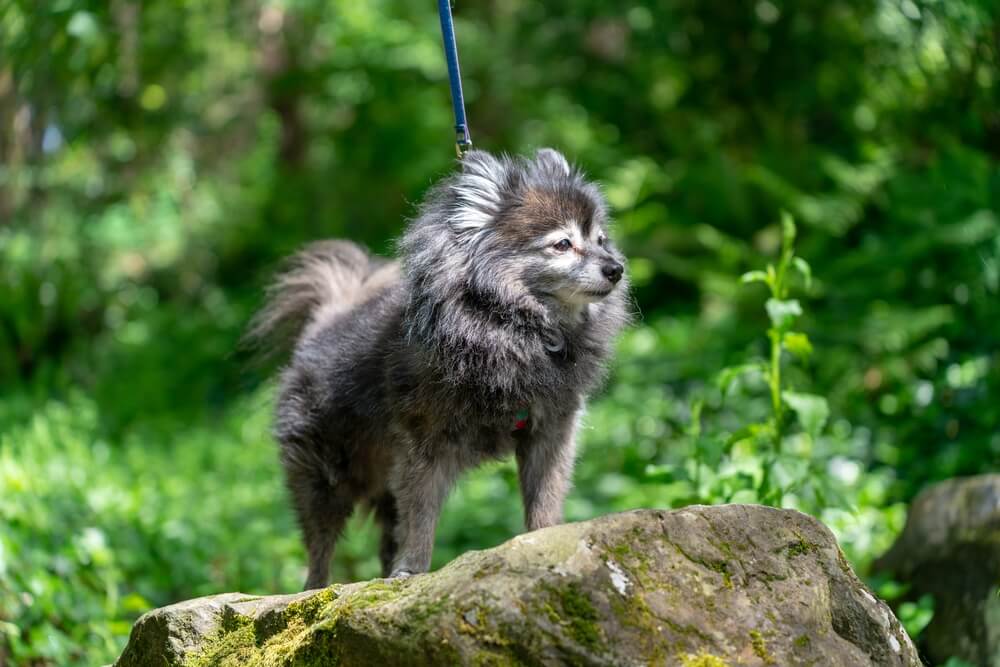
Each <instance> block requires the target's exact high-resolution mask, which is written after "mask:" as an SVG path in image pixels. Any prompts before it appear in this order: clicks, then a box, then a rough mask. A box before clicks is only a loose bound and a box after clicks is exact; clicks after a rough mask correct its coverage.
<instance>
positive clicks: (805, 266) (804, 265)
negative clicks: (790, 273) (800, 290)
mask: <svg viewBox="0 0 1000 667" xmlns="http://www.w3.org/2000/svg"><path fill="white" fill-rule="evenodd" d="M792 263H793V264H795V268H796V269H798V271H799V273H801V274H802V279H803V280H804V281H805V283H806V289H809V288H810V287H812V268H811V267H810V266H809V262H807V261H806V260H804V259H802V258H801V257H793V258H792Z"/></svg>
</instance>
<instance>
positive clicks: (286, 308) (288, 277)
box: [243, 241, 399, 358]
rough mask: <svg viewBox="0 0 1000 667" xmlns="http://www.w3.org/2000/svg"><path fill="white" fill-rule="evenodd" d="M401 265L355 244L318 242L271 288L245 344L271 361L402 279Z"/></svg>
mask: <svg viewBox="0 0 1000 667" xmlns="http://www.w3.org/2000/svg"><path fill="white" fill-rule="evenodd" d="M398 274H399V271H398V266H397V265H396V263H395V262H390V261H389V260H386V259H384V258H382V257H377V256H375V255H372V254H370V253H369V252H368V251H366V250H365V249H364V248H362V247H361V246H358V245H356V244H354V243H351V242H349V241H318V242H315V243H312V244H310V245H308V246H306V247H305V248H304V249H303V250H301V251H300V252H298V253H297V254H295V255H293V256H292V257H291V258H290V259H289V261H288V265H287V267H286V268H285V269H284V270H283V271H282V272H281V273H279V274H278V275H277V277H276V278H275V279H274V282H272V283H271V285H270V286H269V287H268V290H267V300H266V303H265V304H264V307H263V308H261V310H260V311H259V312H258V313H257V314H256V315H254V317H253V319H252V320H251V321H250V325H249V327H248V328H247V332H246V334H245V335H244V338H243V342H244V344H245V345H246V346H247V347H249V348H250V349H252V350H254V351H255V352H256V353H257V354H258V355H260V356H262V357H264V358H268V357H273V356H275V355H279V354H283V353H285V352H287V350H289V349H290V348H291V347H292V346H293V345H294V344H295V341H296V340H298V339H299V338H300V337H302V336H308V335H309V334H310V333H311V332H312V331H315V330H317V329H318V328H321V327H322V326H323V325H325V324H327V323H329V322H330V321H332V320H333V319H335V318H336V317H338V316H339V315H341V314H343V313H345V312H347V311H349V310H351V309H352V308H354V307H355V306H357V305H358V304H361V303H363V302H364V301H366V300H367V299H368V298H370V297H371V296H372V295H374V294H375V293H376V292H377V291H379V290H380V289H382V288H384V287H386V286H387V285H388V284H390V283H391V282H393V281H395V280H396V279H397V278H398Z"/></svg>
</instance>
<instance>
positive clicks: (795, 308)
mask: <svg viewBox="0 0 1000 667" xmlns="http://www.w3.org/2000/svg"><path fill="white" fill-rule="evenodd" d="M764 307H765V308H766V309H767V316H768V317H770V318H771V324H773V325H774V328H775V329H778V330H779V331H786V330H787V329H788V328H789V327H790V326H792V325H793V324H795V318H796V317H798V316H799V315H801V314H802V306H800V305H799V302H798V299H787V300H781V299H768V300H767V303H765V304H764Z"/></svg>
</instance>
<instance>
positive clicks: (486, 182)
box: [404, 148, 625, 309]
mask: <svg viewBox="0 0 1000 667" xmlns="http://www.w3.org/2000/svg"><path fill="white" fill-rule="evenodd" d="M428 218H431V219H433V220H430V219H428ZM421 219H422V221H423V222H425V223H431V224H432V225H433V226H434V227H437V233H438V234H440V235H441V236H443V237H444V238H439V239H438V242H439V243H443V244H445V245H446V246H448V247H449V250H448V251H447V254H448V257H447V259H446V260H445V259H443V258H442V260H441V261H443V263H444V264H445V265H446V266H442V267H441V268H442V269H445V270H449V271H456V270H457V271H460V272H461V273H462V275H463V280H465V281H467V284H469V285H471V286H474V287H475V288H477V289H478V290H480V291H484V292H487V293H491V294H494V295H497V296H499V297H501V298H502V299H503V300H504V301H516V300H518V298H519V297H522V296H526V295H530V296H531V297H534V298H535V299H538V300H541V301H544V302H551V301H556V302H558V303H561V304H564V305H566V306H568V307H571V308H577V309H578V308H580V307H583V306H586V304H589V303H594V302H600V301H602V300H603V299H605V298H607V297H608V296H609V295H611V294H612V293H614V292H615V291H616V290H618V291H622V290H624V289H625V287H624V283H625V281H624V279H623V276H624V271H625V262H624V257H623V256H622V255H621V253H620V252H618V250H617V249H616V248H615V246H614V244H613V243H612V241H611V239H610V238H609V236H608V222H609V221H608V214H607V206H606V204H605V201H604V197H603V196H602V195H601V193H600V191H599V190H598V189H597V187H596V186H595V185H593V184H592V183H590V182H588V181H587V180H586V179H585V178H584V176H583V175H582V174H581V173H580V172H579V171H577V170H576V169H574V168H572V167H571V166H570V165H569V163H568V162H567V161H566V158H564V157H563V156H562V155H561V154H560V153H558V152H557V151H554V150H552V149H547V148H546V149H541V150H539V151H538V152H537V153H536V154H535V156H534V158H533V159H524V158H518V159H512V158H508V157H500V158H497V157H494V156H492V155H490V154H489V153H485V152H483V151H471V152H469V153H467V154H466V155H465V156H464V157H463V159H462V171H461V173H460V174H458V175H456V176H455V177H454V178H453V179H450V180H449V181H446V182H445V183H444V184H443V187H442V188H440V189H439V190H438V191H437V192H436V193H435V195H433V196H432V198H431V201H430V203H429V206H428V207H427V208H426V209H425V211H424V213H423V215H422V216H421ZM418 222H420V221H419V220H418ZM426 241H430V239H426V238H425V242H426ZM404 244H405V241H404ZM404 250H405V248H404Z"/></svg>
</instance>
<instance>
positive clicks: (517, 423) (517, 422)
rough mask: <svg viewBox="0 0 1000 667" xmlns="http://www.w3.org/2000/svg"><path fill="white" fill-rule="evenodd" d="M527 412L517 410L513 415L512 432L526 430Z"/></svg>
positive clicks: (525, 410)
mask: <svg viewBox="0 0 1000 667" xmlns="http://www.w3.org/2000/svg"><path fill="white" fill-rule="evenodd" d="M528 417H529V414H528V410H527V408H525V409H524V410H518V411H517V413H516V414H515V415H514V431H515V432H516V431H525V430H527V429H528Z"/></svg>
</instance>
